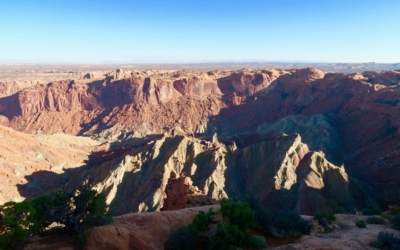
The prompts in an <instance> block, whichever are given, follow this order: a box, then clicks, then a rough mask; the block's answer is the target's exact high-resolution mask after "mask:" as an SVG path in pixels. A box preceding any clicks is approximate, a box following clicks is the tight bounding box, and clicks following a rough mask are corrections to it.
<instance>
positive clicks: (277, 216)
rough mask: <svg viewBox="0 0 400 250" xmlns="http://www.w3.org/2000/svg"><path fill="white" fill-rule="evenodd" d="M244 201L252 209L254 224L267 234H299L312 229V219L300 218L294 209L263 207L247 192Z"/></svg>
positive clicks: (275, 235)
mask: <svg viewBox="0 0 400 250" xmlns="http://www.w3.org/2000/svg"><path fill="white" fill-rule="evenodd" d="M246 201H247V202H248V203H249V204H250V205H251V207H252V208H253V210H254V217H255V225H254V226H255V227H256V228H258V229H259V230H261V231H263V232H264V233H265V234H267V235H270V236H274V237H288V236H301V235H303V234H309V233H310V232H311V230H312V229H313V223H312V221H310V220H305V219H303V218H301V216H300V215H299V214H297V213H296V212H294V211H280V210H276V209H265V208H264V207H262V206H261V205H260V202H259V201H258V200H257V199H256V198H255V197H254V196H253V195H252V194H247V196H246Z"/></svg>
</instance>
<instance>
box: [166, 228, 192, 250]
mask: <svg viewBox="0 0 400 250" xmlns="http://www.w3.org/2000/svg"><path fill="white" fill-rule="evenodd" d="M198 241H199V237H198V235H197V232H196V231H195V230H194V229H193V228H192V227H190V226H185V227H180V228H178V229H177V230H175V231H173V232H172V233H171V234H170V236H169V238H168V240H167V242H166V243H165V245H164V249H166V250H186V249H194V248H196V246H197V245H198Z"/></svg>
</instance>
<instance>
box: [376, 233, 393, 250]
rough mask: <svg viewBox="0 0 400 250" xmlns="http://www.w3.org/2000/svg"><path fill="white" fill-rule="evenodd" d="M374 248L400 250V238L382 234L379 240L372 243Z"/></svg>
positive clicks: (391, 234) (379, 235)
mask: <svg viewBox="0 0 400 250" xmlns="http://www.w3.org/2000/svg"><path fill="white" fill-rule="evenodd" d="M372 245H373V246H375V247H378V248H387V249H391V250H395V249H397V250H398V249H400V238H399V237H397V236H395V235H394V234H393V233H389V232H380V233H379V234H378V239H377V240H376V241H374V242H373V243H372Z"/></svg>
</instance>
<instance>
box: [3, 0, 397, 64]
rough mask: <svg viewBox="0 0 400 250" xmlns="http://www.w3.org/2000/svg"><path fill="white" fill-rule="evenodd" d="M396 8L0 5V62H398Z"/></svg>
mask: <svg viewBox="0 0 400 250" xmlns="http://www.w3.org/2000/svg"><path fill="white" fill-rule="evenodd" d="M399 28H400V1H398V0H379V1H378V0H373V1H371V0H315V1H311V0H308V1H306V0H275V1H272V0H243V1H236V0H214V1H210V0H182V1H176V0H158V1H155V0H142V1H134V0H130V1H129V0H126V1H124V0H113V1H111V0H109V1H101V0H96V1H92V0H85V1H82V0H68V1H66V0H65V1H55V0H51V1H50V0H48V1H44V0H35V1H32V0H25V1H21V0H1V1H0V32H1V36H0V61H1V62H35V63H99V64H101V63H177V62H210V61H212V62H222V61H223V62H227V61H285V62H292V61H293V62H378V63H398V62H400V29H399Z"/></svg>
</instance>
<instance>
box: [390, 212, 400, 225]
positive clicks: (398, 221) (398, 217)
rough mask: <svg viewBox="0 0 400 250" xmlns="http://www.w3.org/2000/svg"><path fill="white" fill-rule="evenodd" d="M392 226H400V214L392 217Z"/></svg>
mask: <svg viewBox="0 0 400 250" xmlns="http://www.w3.org/2000/svg"><path fill="white" fill-rule="evenodd" d="M390 222H391V223H392V226H393V227H395V228H400V214H396V215H394V216H393V218H391V219H390Z"/></svg>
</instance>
